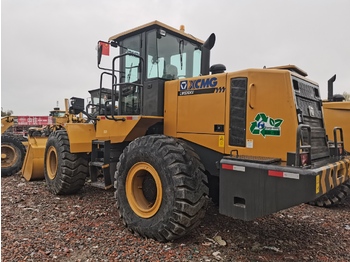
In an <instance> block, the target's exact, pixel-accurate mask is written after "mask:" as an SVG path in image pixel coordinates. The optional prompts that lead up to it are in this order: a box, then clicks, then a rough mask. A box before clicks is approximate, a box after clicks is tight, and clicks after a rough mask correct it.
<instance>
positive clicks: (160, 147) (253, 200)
mask: <svg viewBox="0 0 350 262" xmlns="http://www.w3.org/2000/svg"><path fill="white" fill-rule="evenodd" d="M214 43H215V34H211V35H210V37H209V38H208V39H207V40H206V41H205V42H204V41H202V40H200V39H198V38H196V37H194V36H193V35H191V34H188V33H186V32H185V31H184V27H181V28H180V30H177V29H175V28H173V27H170V26H168V25H166V24H163V23H161V22H159V21H154V22H151V23H148V24H145V25H142V26H139V27H137V28H134V29H131V30H129V31H126V32H123V33H120V34H117V35H114V36H112V37H110V38H109V40H108V42H102V41H99V42H98V46H99V48H98V68H100V69H101V70H103V72H102V74H101V77H100V88H99V91H98V92H95V94H96V99H92V100H91V103H89V104H88V105H87V106H85V104H84V99H83V98H78V97H72V98H71V104H70V107H69V114H70V115H77V114H83V115H84V117H85V118H86V120H85V121H84V122H79V121H77V122H74V121H67V122H66V123H64V124H63V125H62V128H61V129H59V130H54V131H52V132H50V135H49V136H48V138H47V141H46V145H45V152H44V161H43V162H42V163H39V164H38V165H39V166H40V165H41V166H40V167H41V168H42V169H43V171H44V177H45V180H46V183H47V188H48V190H49V191H51V192H52V193H53V194H57V195H59V194H73V193H76V192H78V191H79V190H80V189H81V188H82V187H83V186H84V184H85V183H86V178H89V179H88V180H89V181H91V185H93V186H98V187H101V188H104V189H108V188H111V187H113V186H114V188H115V197H116V203H117V208H118V211H119V214H120V217H121V219H122V220H123V222H124V224H125V225H126V226H127V227H128V228H129V229H130V230H132V231H134V232H136V233H138V234H139V235H140V236H143V237H147V238H153V239H156V240H158V241H169V240H173V239H176V238H180V237H182V236H184V235H185V234H187V233H188V232H190V231H191V230H193V229H194V228H196V227H197V226H198V225H199V224H200V222H201V220H202V218H203V217H204V215H205V211H206V207H207V202H208V199H209V197H211V198H212V199H214V200H215V201H217V202H218V204H219V212H220V213H221V214H224V215H227V216H230V217H233V218H237V219H242V220H253V219H256V218H258V217H262V216H266V215H268V214H272V213H275V212H278V211H280V210H283V209H286V208H289V207H293V206H296V205H299V204H302V203H307V202H310V201H314V200H316V199H319V198H320V197H321V196H323V195H325V194H327V193H328V192H330V191H331V190H332V189H334V188H336V187H339V186H341V185H343V184H344V183H346V182H347V181H348V180H349V178H350V157H349V156H347V155H346V154H345V150H344V141H342V140H337V141H336V142H335V148H337V150H330V149H329V146H328V143H327V138H326V131H325V126H324V116H323V112H322V100H321V97H320V92H319V86H318V84H317V83H315V82H313V81H311V80H309V79H307V78H305V77H304V76H303V75H302V74H300V72H298V71H296V70H294V71H291V70H284V69H280V68H275V69H245V70H240V71H237V72H225V71H226V67H225V66H224V65H222V64H215V65H211V66H210V50H211V49H212V47H213V46H214ZM111 49H113V50H116V51H117V52H118V51H119V53H117V54H116V55H113V56H112V55H111V54H112V51H113V50H111ZM108 55H110V56H111V59H110V62H111V64H107V63H106V61H105V58H106V56H108ZM102 57H104V59H103V60H102ZM106 64H107V66H106ZM106 83H107V85H106ZM105 89H109V90H110V96H109V98H105V97H104V96H103V91H104V90H105ZM339 130H342V129H341V127H339ZM42 165H44V166H43V167H42Z"/></svg>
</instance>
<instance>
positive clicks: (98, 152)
mask: <svg viewBox="0 0 350 262" xmlns="http://www.w3.org/2000/svg"><path fill="white" fill-rule="evenodd" d="M110 151H111V143H110V141H109V140H108V141H104V140H93V141H92V151H91V161H90V163H89V175H90V179H91V183H90V184H91V186H94V187H98V188H102V189H110V188H112V187H113V183H112V178H111V174H110ZM101 177H102V178H101ZM102 179H103V181H101V180H102Z"/></svg>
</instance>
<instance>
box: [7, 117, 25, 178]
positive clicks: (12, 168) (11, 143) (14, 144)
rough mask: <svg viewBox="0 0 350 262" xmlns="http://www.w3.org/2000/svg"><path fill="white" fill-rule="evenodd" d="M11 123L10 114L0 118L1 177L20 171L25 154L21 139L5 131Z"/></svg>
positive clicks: (12, 121) (12, 122)
mask: <svg viewBox="0 0 350 262" xmlns="http://www.w3.org/2000/svg"><path fill="white" fill-rule="evenodd" d="M13 124H14V119H13V117H12V116H5V117H2V118H1V177H4V176H11V175H13V174H16V173H17V172H18V171H20V170H21V167H22V164H23V160H24V156H25V154H26V148H25V146H24V144H23V143H22V141H20V140H19V139H18V138H17V137H15V136H13V135H9V134H6V133H5V131H6V130H7V129H9V128H10V127H11V126H13Z"/></svg>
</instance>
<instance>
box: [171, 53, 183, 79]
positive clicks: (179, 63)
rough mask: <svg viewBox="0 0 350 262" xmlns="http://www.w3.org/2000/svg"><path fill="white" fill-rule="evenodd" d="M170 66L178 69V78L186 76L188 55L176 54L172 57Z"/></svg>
mask: <svg viewBox="0 0 350 262" xmlns="http://www.w3.org/2000/svg"><path fill="white" fill-rule="evenodd" d="M170 64H172V65H174V66H176V67H177V75H178V77H180V78H181V77H182V78H183V77H185V76H186V64H187V63H186V53H184V54H181V55H180V54H176V55H173V56H171V57H170Z"/></svg>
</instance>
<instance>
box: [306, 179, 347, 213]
mask: <svg viewBox="0 0 350 262" xmlns="http://www.w3.org/2000/svg"><path fill="white" fill-rule="evenodd" d="M347 196H350V180H348V181H347V182H345V183H343V184H341V185H340V186H337V187H336V188H334V189H332V190H331V191H329V192H328V193H327V194H325V195H323V196H321V197H319V198H317V199H316V200H314V201H312V202H309V204H310V205H313V206H319V207H332V206H336V205H339V204H340V203H342V202H343V201H344V200H345V198H347Z"/></svg>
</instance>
